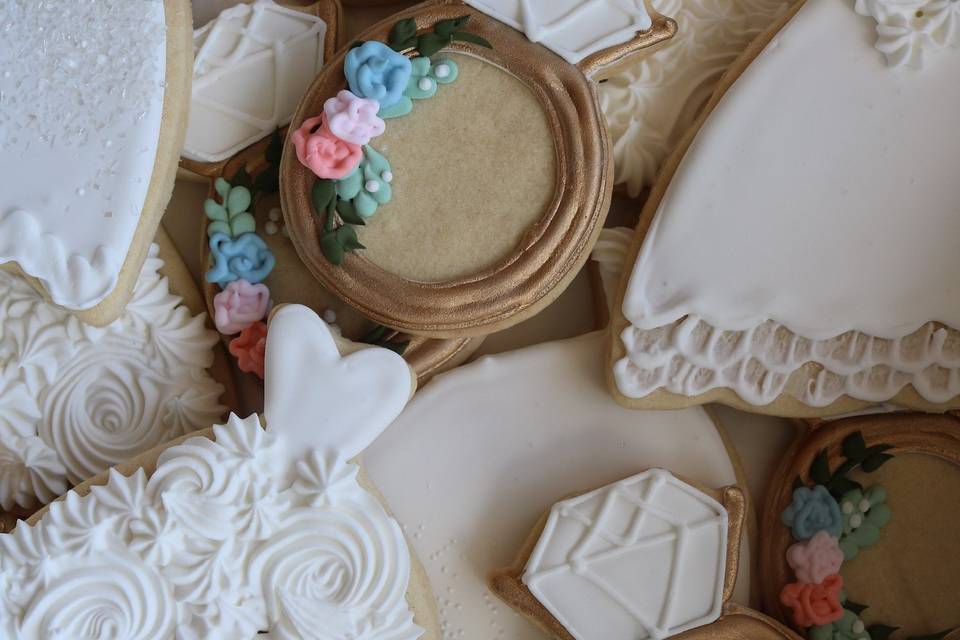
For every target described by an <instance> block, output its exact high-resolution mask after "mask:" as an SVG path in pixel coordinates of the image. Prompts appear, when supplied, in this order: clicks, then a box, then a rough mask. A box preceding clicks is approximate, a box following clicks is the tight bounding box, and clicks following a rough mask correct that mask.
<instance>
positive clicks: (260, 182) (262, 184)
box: [253, 165, 280, 193]
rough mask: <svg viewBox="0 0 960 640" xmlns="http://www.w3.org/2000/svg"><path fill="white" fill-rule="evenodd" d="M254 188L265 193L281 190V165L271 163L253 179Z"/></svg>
mask: <svg viewBox="0 0 960 640" xmlns="http://www.w3.org/2000/svg"><path fill="white" fill-rule="evenodd" d="M253 184H254V188H255V189H256V190H257V191H261V192H263V193H276V192H277V191H279V190H280V167H279V165H276V166H275V165H271V166H270V167H269V168H268V169H265V170H264V171H262V172H261V173H260V175H258V176H257V179H256V180H254V181H253Z"/></svg>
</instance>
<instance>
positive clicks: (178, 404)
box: [0, 228, 235, 531]
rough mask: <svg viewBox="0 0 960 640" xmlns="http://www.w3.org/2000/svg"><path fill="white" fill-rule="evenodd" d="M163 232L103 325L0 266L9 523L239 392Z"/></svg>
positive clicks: (201, 423)
mask: <svg viewBox="0 0 960 640" xmlns="http://www.w3.org/2000/svg"><path fill="white" fill-rule="evenodd" d="M156 241H157V243H156V244H154V245H152V246H151V247H150V250H149V253H148V258H147V261H146V262H145V263H144V266H143V270H142V271H141V274H140V278H139V279H138V280H137V284H136V286H135V287H134V294H133V299H132V300H131V301H130V304H129V305H127V308H126V309H124V311H123V313H122V314H121V315H120V317H119V318H117V320H115V321H114V322H112V323H110V324H109V325H107V326H106V327H103V328H97V327H93V326H90V325H85V324H83V323H82V322H81V321H80V320H79V319H77V318H76V317H74V316H72V315H70V314H69V313H68V312H67V311H66V310H64V309H62V308H59V307H57V306H55V305H53V304H52V303H50V302H48V301H46V300H44V299H43V297H42V296H41V295H40V294H39V293H38V292H37V291H36V290H34V289H33V288H32V287H30V286H29V285H27V283H26V282H24V281H23V280H22V279H21V278H19V277H17V276H16V275H14V274H11V273H6V272H0V325H2V326H3V332H2V338H0V397H2V402H0V509H2V521H0V531H7V530H9V529H10V528H12V526H13V524H14V523H15V521H16V519H17V518H23V517H27V516H29V515H30V514H31V513H33V512H34V511H35V510H36V509H37V508H38V507H40V506H42V505H44V504H46V503H48V502H50V501H51V500H53V499H54V498H56V497H57V496H59V495H61V494H63V493H65V492H66V490H67V489H68V488H69V487H71V486H73V485H75V484H78V483H80V482H83V481H84V480H86V479H87V478H89V477H91V476H94V475H97V474H99V473H101V472H103V471H105V470H106V469H107V468H108V467H110V466H113V465H115V464H119V463H121V462H124V461H126V460H129V459H130V458H133V457H135V456H137V455H140V454H141V453H143V452H144V451H147V450H149V449H152V448H154V447H156V446H158V445H160V444H162V443H164V442H167V441H170V440H173V439H175V438H179V437H180V436H182V435H184V434H187V433H190V432H192V431H195V430H197V429H205V428H207V427H209V425H210V424H211V423H212V422H215V421H217V420H219V419H220V418H222V417H223V415H224V413H225V412H226V407H224V406H223V404H221V403H226V404H232V403H233V402H234V401H235V400H234V393H233V380H232V373H231V369H230V367H229V365H228V363H227V360H226V356H225V354H224V350H223V349H221V348H219V346H218V345H217V337H216V334H215V333H214V332H213V331H210V330H209V329H207V327H206V324H205V318H204V316H203V314H202V313H201V310H202V308H203V304H202V300H201V299H200V294H199V292H197V291H196V286H195V285H194V282H193V278H192V276H190V275H189V273H187V271H186V267H185V266H184V265H183V264H182V263H181V261H180V257H179V255H177V253H176V249H175V248H174V247H173V245H172V243H171V242H170V240H169V239H168V238H167V237H166V234H165V233H164V232H163V229H162V228H161V230H160V232H159V233H158V235H157V238H156ZM194 314H197V315H194Z"/></svg>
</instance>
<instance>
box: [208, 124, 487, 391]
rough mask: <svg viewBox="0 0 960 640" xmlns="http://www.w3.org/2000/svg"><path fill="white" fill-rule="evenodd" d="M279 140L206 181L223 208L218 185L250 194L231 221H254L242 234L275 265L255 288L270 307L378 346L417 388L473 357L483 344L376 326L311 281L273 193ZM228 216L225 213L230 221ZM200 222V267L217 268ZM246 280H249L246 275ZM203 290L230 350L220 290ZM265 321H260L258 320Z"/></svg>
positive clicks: (232, 334)
mask: <svg viewBox="0 0 960 640" xmlns="http://www.w3.org/2000/svg"><path fill="white" fill-rule="evenodd" d="M282 140H283V137H282V134H277V135H275V136H273V137H272V138H270V139H269V140H263V141H261V142H258V143H256V144H254V145H253V146H251V147H248V148H247V149H244V150H243V151H241V152H240V153H239V154H237V155H236V156H234V157H232V158H230V159H228V160H225V161H223V162H222V163H220V164H219V165H218V167H219V170H218V172H217V173H214V174H211V175H210V189H209V197H210V199H211V200H212V201H214V202H221V203H222V200H223V198H222V196H221V195H220V194H218V193H217V187H216V184H217V180H218V179H220V180H226V181H227V182H228V183H229V184H230V186H231V187H243V188H244V189H247V190H248V192H250V193H251V196H252V198H251V200H250V204H249V206H248V208H249V211H248V212H234V215H237V214H244V213H249V214H250V215H252V221H251V226H250V227H249V228H250V229H252V230H251V231H246V233H255V234H256V235H257V236H258V238H259V239H260V240H262V242H263V247H264V248H265V249H266V250H267V251H269V253H270V254H271V256H272V258H273V259H274V261H275V266H274V267H273V268H272V269H271V270H270V271H269V273H268V274H267V275H266V276H265V277H264V278H263V279H262V280H261V282H260V283H257V284H263V286H265V287H267V288H268V289H269V298H270V301H271V303H272V304H273V305H278V304H287V303H298V304H305V305H307V306H309V307H310V308H312V309H314V311H316V312H317V313H320V314H324V315H325V316H326V319H327V320H329V321H331V322H332V323H335V324H336V325H337V327H339V329H340V331H341V332H342V335H343V336H344V337H345V338H347V339H350V340H355V341H358V342H364V343H369V344H376V345H379V346H383V347H387V348H390V349H393V350H395V351H397V352H399V353H400V354H401V355H403V357H404V359H405V360H406V361H407V362H408V363H409V364H410V366H411V367H412V368H413V370H414V371H415V372H416V374H417V380H418V382H419V383H420V384H423V383H425V382H426V381H427V380H429V379H430V378H431V377H433V376H434V375H436V374H438V373H441V372H443V371H446V370H448V369H451V368H453V367H455V366H457V365H459V364H461V363H463V362H464V361H466V360H467V359H468V358H469V357H470V356H471V355H473V353H474V352H475V351H476V350H477V349H478V348H480V345H481V344H482V343H483V338H460V339H452V340H440V339H432V338H426V337H423V336H413V335H408V334H404V333H402V332H398V331H396V330H394V329H390V328H387V327H384V326H382V325H378V324H377V323H375V322H373V321H370V320H368V319H366V318H364V317H362V316H361V315H360V314H358V313H357V312H356V311H355V310H354V309H353V308H352V307H350V306H349V305H347V304H345V303H344V302H343V301H342V300H340V298H338V297H336V296H334V295H332V294H331V293H329V292H327V291H326V290H325V289H324V288H323V287H322V286H321V285H320V284H319V283H318V282H317V281H316V279H314V278H313V277H312V276H311V275H310V273H309V271H307V269H306V268H305V267H304V266H303V263H302V262H300V258H299V256H298V255H297V253H296V250H295V249H294V247H293V245H292V244H291V240H290V237H289V233H288V232H287V229H286V228H284V222H283V220H282V218H281V216H280V208H279V207H280V200H279V197H278V195H277V191H276V189H277V187H276V185H277V171H278V166H277V164H276V163H277V162H278V160H279V147H278V145H280V144H281V143H282ZM271 161H272V162H271ZM230 215H231V214H230V213H228V216H230ZM202 220H203V222H202V224H201V233H202V240H201V243H202V249H201V264H203V265H205V266H207V267H209V266H211V265H212V263H213V262H215V260H213V259H212V257H211V238H212V235H213V232H212V231H211V229H212V227H211V222H213V220H212V219H211V218H209V217H204V218H202ZM238 231H239V229H238ZM235 235H237V236H239V235H243V234H241V233H238V234H235ZM245 275H247V277H248V278H249V277H250V275H249V274H245ZM202 289H203V296H204V300H205V303H206V308H207V312H208V313H209V315H210V318H211V319H213V321H214V324H215V325H216V326H217V328H218V329H220V330H221V336H222V338H223V342H224V345H225V346H226V347H227V348H228V349H229V346H230V343H231V342H232V341H233V340H235V339H237V338H238V335H237V334H238V331H235V330H234V329H236V328H238V327H233V328H224V324H223V323H222V321H221V320H222V315H218V313H219V314H223V313H224V311H223V310H222V309H221V310H220V311H218V308H220V306H221V305H220V304H218V303H217V302H216V298H217V295H218V294H220V293H222V291H223V289H222V287H221V286H219V285H218V284H217V283H216V282H211V281H210V280H208V279H206V278H204V280H203V283H202ZM266 311H267V307H266V305H264V307H263V313H264V315H265V314H266ZM218 318H219V319H218ZM263 319H264V318H262V317H261V318H258V320H263ZM233 357H234V360H235V362H238V363H239V364H240V366H241V368H242V369H244V370H245V371H246V372H247V373H251V374H252V373H254V371H251V370H250V367H249V366H248V365H245V364H244V362H243V361H242V358H243V356H240V355H239V352H238V354H234V356H233Z"/></svg>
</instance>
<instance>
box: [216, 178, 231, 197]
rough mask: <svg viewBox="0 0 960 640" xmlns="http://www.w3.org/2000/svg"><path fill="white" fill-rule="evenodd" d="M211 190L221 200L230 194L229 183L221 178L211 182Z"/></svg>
mask: <svg viewBox="0 0 960 640" xmlns="http://www.w3.org/2000/svg"><path fill="white" fill-rule="evenodd" d="M213 188H214V189H215V190H216V192H217V193H219V194H220V198H222V199H226V197H227V195H228V194H229V193H230V183H229V182H227V181H226V180H224V179H223V178H217V179H216V180H215V181H214V182H213Z"/></svg>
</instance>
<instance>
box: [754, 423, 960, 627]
mask: <svg viewBox="0 0 960 640" xmlns="http://www.w3.org/2000/svg"><path fill="white" fill-rule="evenodd" d="M958 426H960V423H958V420H957V418H955V417H952V416H932V415H924V414H908V413H899V414H887V415H880V416H857V417H852V418H845V419H842V420H837V421H825V422H820V423H818V424H815V425H810V426H808V427H806V428H803V429H802V430H801V432H800V434H799V436H798V438H797V440H796V442H795V443H794V445H793V446H792V447H791V448H790V449H789V450H788V451H787V452H786V453H785V454H784V458H783V460H784V464H783V465H782V467H781V470H780V472H778V473H777V474H776V475H775V477H774V479H773V482H772V486H771V488H770V490H769V492H768V494H767V503H766V506H765V507H764V513H763V527H764V531H763V535H762V536H761V540H762V554H761V555H762V560H761V566H762V567H763V573H764V582H763V584H764V594H763V595H764V600H765V604H766V607H767V610H768V611H769V612H770V613H771V614H773V615H775V616H776V617H778V618H780V619H781V620H783V621H784V622H786V623H788V624H790V625H791V626H792V627H794V628H795V629H797V630H798V631H800V632H801V633H804V634H805V635H806V637H807V638H809V639H810V640H835V639H843V640H885V639H887V638H891V637H894V638H898V639H906V640H911V639H912V640H941V639H943V638H957V637H960V593H958V591H957V588H956V576H957V572H958V571H960V558H958V557H957V554H956V553H955V551H954V547H955V536H953V535H952V534H950V533H947V532H951V531H953V530H955V529H956V512H955V511H954V510H952V509H945V508H944V506H946V505H948V504H955V503H956V496H957V492H958V491H960V439H958V437H957V434H958Z"/></svg>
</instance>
